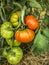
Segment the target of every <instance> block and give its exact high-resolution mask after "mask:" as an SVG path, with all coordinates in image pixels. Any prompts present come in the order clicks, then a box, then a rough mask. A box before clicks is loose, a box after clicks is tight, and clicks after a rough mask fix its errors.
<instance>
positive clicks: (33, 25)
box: [25, 15, 39, 30]
mask: <svg viewBox="0 0 49 65" xmlns="http://www.w3.org/2000/svg"><path fill="white" fill-rule="evenodd" d="M25 23H26V25H27V26H28V27H29V28H30V29H32V30H35V29H37V28H38V24H39V23H38V20H37V18H36V17H34V16H32V15H27V16H26V17H25Z"/></svg>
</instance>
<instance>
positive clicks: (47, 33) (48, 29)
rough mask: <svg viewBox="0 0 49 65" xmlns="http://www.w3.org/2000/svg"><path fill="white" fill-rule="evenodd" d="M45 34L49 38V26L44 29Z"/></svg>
mask: <svg viewBox="0 0 49 65" xmlns="http://www.w3.org/2000/svg"><path fill="white" fill-rule="evenodd" d="M43 34H44V35H45V36H46V37H48V38H49V28H46V29H44V30H43Z"/></svg>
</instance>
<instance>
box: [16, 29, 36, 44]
mask: <svg viewBox="0 0 49 65" xmlns="http://www.w3.org/2000/svg"><path fill="white" fill-rule="evenodd" d="M34 37H35V33H34V31H32V30H30V29H25V30H22V31H19V30H18V31H16V32H15V39H16V40H17V41H19V42H22V43H28V42H30V41H32V40H33V39H34Z"/></svg>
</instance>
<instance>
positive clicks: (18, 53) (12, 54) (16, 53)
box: [7, 47, 23, 64]
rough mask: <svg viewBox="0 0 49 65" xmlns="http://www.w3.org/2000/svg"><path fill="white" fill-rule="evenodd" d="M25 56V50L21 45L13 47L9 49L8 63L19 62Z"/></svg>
mask: <svg viewBox="0 0 49 65" xmlns="http://www.w3.org/2000/svg"><path fill="white" fill-rule="evenodd" d="M22 57H23V51H22V49H21V48H20V47H13V48H12V49H11V50H9V52H8V55H7V60H8V63H10V64H17V63H19V62H20V60H21V59H22Z"/></svg>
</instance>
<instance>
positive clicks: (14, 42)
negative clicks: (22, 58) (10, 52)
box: [6, 39, 21, 46]
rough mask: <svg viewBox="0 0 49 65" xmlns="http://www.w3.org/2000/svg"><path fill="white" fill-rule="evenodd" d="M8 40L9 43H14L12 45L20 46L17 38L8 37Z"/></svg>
mask: <svg viewBox="0 0 49 65" xmlns="http://www.w3.org/2000/svg"><path fill="white" fill-rule="evenodd" d="M6 42H7V44H8V45H12V46H20V44H21V43H20V42H18V41H16V40H15V39H13V40H12V39H6Z"/></svg>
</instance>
